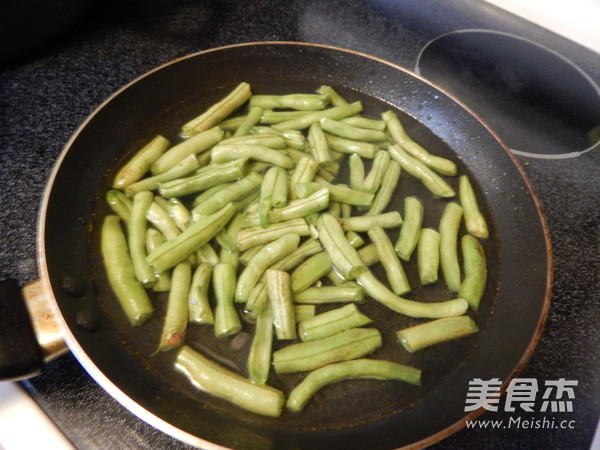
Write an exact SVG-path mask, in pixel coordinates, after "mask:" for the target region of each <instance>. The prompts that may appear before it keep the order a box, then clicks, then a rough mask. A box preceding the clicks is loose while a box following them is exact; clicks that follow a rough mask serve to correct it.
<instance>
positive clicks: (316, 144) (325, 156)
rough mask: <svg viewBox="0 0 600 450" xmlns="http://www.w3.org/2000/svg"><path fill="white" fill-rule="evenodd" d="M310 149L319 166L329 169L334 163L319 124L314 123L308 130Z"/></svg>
mask: <svg viewBox="0 0 600 450" xmlns="http://www.w3.org/2000/svg"><path fill="white" fill-rule="evenodd" d="M308 148H309V150H310V152H311V153H312V155H313V157H314V158H315V160H316V161H317V164H319V166H321V167H327V166H328V165H331V163H332V162H333V159H332V158H331V153H330V152H329V144H328V143H327V139H325V134H324V133H323V130H322V129H321V127H320V126H319V123H318V122H315V123H313V124H312V125H311V126H310V127H309V128H308Z"/></svg>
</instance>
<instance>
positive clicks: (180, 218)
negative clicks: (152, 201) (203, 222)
mask: <svg viewBox="0 0 600 450" xmlns="http://www.w3.org/2000/svg"><path fill="white" fill-rule="evenodd" d="M167 212H168V213H169V215H170V216H171V217H172V218H173V220H174V221H175V225H177V228H179V229H180V230H181V231H183V230H185V229H186V228H187V226H188V224H189V223H190V221H191V220H192V214H191V213H190V211H189V210H188V209H187V207H186V206H185V205H184V204H183V203H182V202H181V201H180V200H178V199H176V198H171V199H169V201H168V202H167Z"/></svg>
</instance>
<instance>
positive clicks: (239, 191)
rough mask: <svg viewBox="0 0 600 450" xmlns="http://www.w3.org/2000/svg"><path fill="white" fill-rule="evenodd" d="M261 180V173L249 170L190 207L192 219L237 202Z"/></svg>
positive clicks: (255, 187)
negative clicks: (240, 177) (192, 207)
mask: <svg viewBox="0 0 600 450" xmlns="http://www.w3.org/2000/svg"><path fill="white" fill-rule="evenodd" d="M262 180H263V177H262V175H260V174H259V173H256V172H250V173H249V174H248V175H246V176H245V177H244V178H242V179H241V180H238V181H236V182H235V183H232V184H229V185H227V186H226V187H225V188H223V189H221V190H220V191H219V195H213V196H212V197H211V198H208V199H206V200H205V201H204V202H202V203H200V204H199V205H197V206H196V207H194V209H192V217H193V218H194V220H198V219H199V218H201V217H205V216H208V215H210V214H214V212H215V211H218V210H219V209H221V208H223V207H224V206H225V205H226V204H228V203H230V202H237V201H240V200H242V199H244V198H245V197H246V196H248V195H250V194H252V192H254V191H255V190H257V189H258V188H259V186H260V184H261V183H262Z"/></svg>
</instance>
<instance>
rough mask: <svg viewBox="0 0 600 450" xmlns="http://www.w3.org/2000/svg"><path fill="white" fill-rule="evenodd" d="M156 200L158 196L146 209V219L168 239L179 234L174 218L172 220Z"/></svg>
mask: <svg viewBox="0 0 600 450" xmlns="http://www.w3.org/2000/svg"><path fill="white" fill-rule="evenodd" d="M142 192H146V191H142ZM157 200H159V197H155V198H154V201H153V202H152V204H151V205H150V208H148V210H147V211H146V219H147V220H148V222H150V223H151V224H152V225H154V226H155V227H156V228H157V229H158V230H159V231H160V232H161V233H162V234H164V235H165V237H166V238H167V240H168V241H170V240H172V239H175V238H176V237H177V236H179V235H180V234H181V230H180V229H179V227H178V226H177V224H176V223H175V220H173V218H172V217H171V216H170V215H169V213H168V212H167V210H166V209H165V208H163V207H162V206H160V204H159V203H158V201H157Z"/></svg>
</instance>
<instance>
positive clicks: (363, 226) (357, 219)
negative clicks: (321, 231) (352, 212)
mask: <svg viewBox="0 0 600 450" xmlns="http://www.w3.org/2000/svg"><path fill="white" fill-rule="evenodd" d="M339 222H340V225H341V226H342V229H343V230H344V231H369V230H370V229H371V228H373V227H382V228H396V227H399V226H400V225H402V216H401V215H400V213H399V212H398V211H389V212H386V213H382V214H375V215H372V216H353V217H345V218H343V219H340V220H339Z"/></svg>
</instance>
